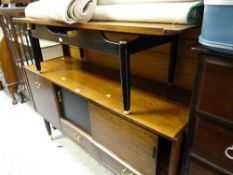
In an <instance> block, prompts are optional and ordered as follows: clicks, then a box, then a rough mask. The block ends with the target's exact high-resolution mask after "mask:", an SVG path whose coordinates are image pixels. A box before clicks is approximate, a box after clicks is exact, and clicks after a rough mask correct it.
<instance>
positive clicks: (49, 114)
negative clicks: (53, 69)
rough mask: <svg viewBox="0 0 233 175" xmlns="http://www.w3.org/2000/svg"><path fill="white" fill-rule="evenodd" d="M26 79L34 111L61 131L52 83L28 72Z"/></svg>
mask: <svg viewBox="0 0 233 175" xmlns="http://www.w3.org/2000/svg"><path fill="white" fill-rule="evenodd" d="M27 78H28V81H29V85H30V88H31V92H32V96H33V100H34V104H35V107H36V111H37V112H38V113H39V114H40V115H42V117H44V118H45V119H46V120H47V121H48V122H50V123H51V124H52V125H53V126H55V127H56V128H58V129H61V124H60V119H59V112H58V105H57V101H56V98H55V94H54V89H53V85H52V83H51V82H50V81H48V80H46V79H44V78H42V77H40V76H39V75H36V74H34V73H31V72H29V71H27Z"/></svg>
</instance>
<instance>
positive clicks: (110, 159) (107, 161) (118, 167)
mask: <svg viewBox="0 0 233 175" xmlns="http://www.w3.org/2000/svg"><path fill="white" fill-rule="evenodd" d="M100 160H101V162H102V163H103V164H104V165H106V166H107V167H109V168H110V169H111V170H112V171H113V172H114V173H115V174H117V175H141V174H140V173H138V172H136V171H135V170H132V168H131V167H130V168H129V166H128V165H125V163H123V162H122V161H121V160H119V159H118V160H117V158H115V156H112V155H111V154H109V153H106V152H104V151H101V157H100Z"/></svg>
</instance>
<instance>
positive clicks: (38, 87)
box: [35, 81, 41, 89]
mask: <svg viewBox="0 0 233 175" xmlns="http://www.w3.org/2000/svg"><path fill="white" fill-rule="evenodd" d="M35 87H36V88H37V89H40V88H41V84H40V82H38V81H36V82H35Z"/></svg>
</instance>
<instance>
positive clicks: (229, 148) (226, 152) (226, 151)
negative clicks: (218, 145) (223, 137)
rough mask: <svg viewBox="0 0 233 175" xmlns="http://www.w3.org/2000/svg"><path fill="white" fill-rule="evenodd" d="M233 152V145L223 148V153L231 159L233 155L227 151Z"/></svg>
mask: <svg viewBox="0 0 233 175" xmlns="http://www.w3.org/2000/svg"><path fill="white" fill-rule="evenodd" d="M230 151H231V152H233V146H232V147H228V148H227V149H225V155H226V156H227V158H229V159H231V160H233V156H231V155H230V153H229V152H230Z"/></svg>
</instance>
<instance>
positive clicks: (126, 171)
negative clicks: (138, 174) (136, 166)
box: [121, 168, 134, 175]
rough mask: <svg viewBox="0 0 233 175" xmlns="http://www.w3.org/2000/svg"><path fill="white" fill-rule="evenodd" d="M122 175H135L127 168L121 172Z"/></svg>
mask: <svg viewBox="0 0 233 175" xmlns="http://www.w3.org/2000/svg"><path fill="white" fill-rule="evenodd" d="M121 174H122V175H134V173H132V172H128V170H127V168H125V169H123V170H122V171H121Z"/></svg>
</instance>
